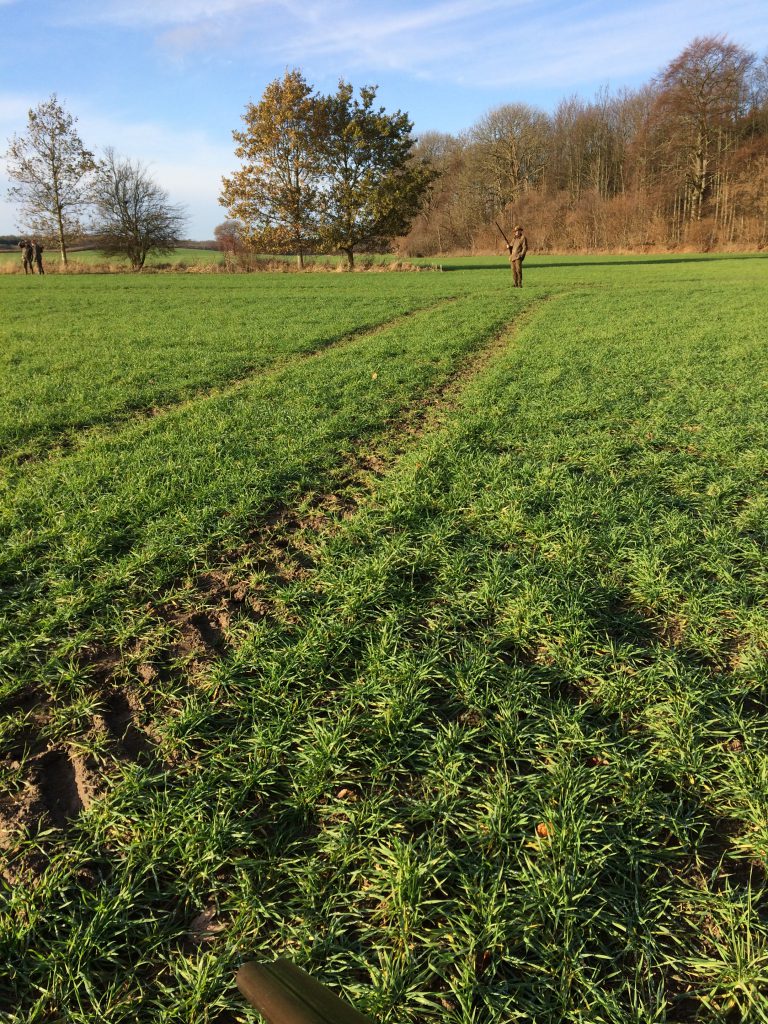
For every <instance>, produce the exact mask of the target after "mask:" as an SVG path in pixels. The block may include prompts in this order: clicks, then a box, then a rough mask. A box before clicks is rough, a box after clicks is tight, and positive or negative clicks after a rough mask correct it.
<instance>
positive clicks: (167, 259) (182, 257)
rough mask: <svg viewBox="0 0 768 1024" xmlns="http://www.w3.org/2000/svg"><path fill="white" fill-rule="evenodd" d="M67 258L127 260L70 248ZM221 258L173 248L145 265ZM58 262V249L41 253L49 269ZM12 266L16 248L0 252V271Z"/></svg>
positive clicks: (216, 253) (212, 251)
mask: <svg viewBox="0 0 768 1024" xmlns="http://www.w3.org/2000/svg"><path fill="white" fill-rule="evenodd" d="M69 259H70V261H71V263H72V264H75V265H76V264H80V263H82V264H85V266H86V267H87V266H90V265H93V264H99V263H115V264H120V263H124V264H125V265H126V268H127V267H128V261H127V260H126V259H121V258H120V257H117V256H112V257H109V258H107V257H106V256H104V254H103V253H101V252H99V251H98V250H96V249H83V250H78V249H74V250H71V251H70V253H69ZM221 259H222V254H221V253H220V252H219V251H218V250H216V249H174V250H173V252H171V253H163V254H160V255H158V254H156V253H151V254H150V255H149V256H148V257H147V266H148V267H152V266H157V265H158V264H168V263H171V264H179V263H185V264H187V265H190V264H193V263H216V262H217V261H219V260H221ZM59 262H60V257H59V251H58V249H56V248H53V247H51V248H48V249H46V251H45V253H44V255H43V265H44V266H45V267H47V268H48V269H49V270H50V269H51V265H52V264H58V263H59ZM9 266H14V267H17V269H18V270H21V255H20V254H19V252H18V250H12V251H10V252H8V251H4V252H0V271H2V269H3V267H9Z"/></svg>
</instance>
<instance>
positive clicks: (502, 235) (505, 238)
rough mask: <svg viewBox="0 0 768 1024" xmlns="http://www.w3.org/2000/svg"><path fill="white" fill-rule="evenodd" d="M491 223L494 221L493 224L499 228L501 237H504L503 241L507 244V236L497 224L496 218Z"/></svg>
mask: <svg viewBox="0 0 768 1024" xmlns="http://www.w3.org/2000/svg"><path fill="white" fill-rule="evenodd" d="M493 223H494V224H495V225H496V227H497V228H498V229H499V231H500V232H501V237H502V238H503V239H504V241H505V242H506V243H507V245H509V239H508V238H507V236H506V235H505V234H504V232H503V231H502V230H501V227H500V226H499V222H498V221H497V220H495V221H494V222H493Z"/></svg>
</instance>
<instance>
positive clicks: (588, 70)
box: [0, 0, 768, 238]
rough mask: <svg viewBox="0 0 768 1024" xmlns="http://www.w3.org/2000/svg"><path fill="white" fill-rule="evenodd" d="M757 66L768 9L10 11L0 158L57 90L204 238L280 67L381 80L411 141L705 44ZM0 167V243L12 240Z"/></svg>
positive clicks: (193, 1)
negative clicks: (725, 47)
mask: <svg viewBox="0 0 768 1024" xmlns="http://www.w3.org/2000/svg"><path fill="white" fill-rule="evenodd" d="M720 33H724V34H726V35H727V36H728V37H729V38H730V39H731V40H733V41H734V42H737V43H740V44H741V45H743V46H746V47H748V48H749V49H752V50H754V51H756V52H757V53H758V54H760V55H762V54H764V53H765V52H766V50H767V49H768V3H766V2H765V0H731V2H729V3H728V4H725V3H724V2H723V0H676V2H668V0H632V2H624V3H621V2H616V0H577V2H572V0H555V2H551V0H535V2H534V0H425V2H422V3H416V2H414V0H388V2H381V0H380V2H375V0H368V2H364V0H356V2H355V0H60V2H58V0H42V2H40V0H38V2H35V0H0V152H2V151H4V149H5V140H6V139H7V138H8V137H9V136H11V135H12V134H13V133H14V132H16V133H21V132H23V131H24V129H25V124H26V116H27V111H28V110H29V108H30V107H32V106H35V105H36V104H37V103H39V102H40V101H41V100H43V99H46V98H47V97H48V96H49V95H50V94H51V93H52V92H56V93H57V95H58V96H59V99H60V100H63V101H64V103H65V104H66V106H67V108H68V109H69V110H70V111H71V112H72V113H73V114H75V115H76V116H77V117H78V119H79V129H80V133H81V136H82V138H83V140H84V142H85V143H86V144H87V145H88V146H89V147H90V148H92V149H93V150H94V151H96V152H98V151H99V150H101V149H103V148H104V147H105V146H109V145H112V146H114V147H115V148H116V149H117V151H118V152H119V153H121V154H122V155H124V156H130V157H135V158H139V159H141V160H143V161H144V162H145V163H146V164H148V165H149V166H150V168H151V170H152V173H153V175H154V177H155V178H156V179H157V180H158V181H160V182H161V184H162V185H163V186H164V187H165V188H166V189H167V190H168V191H169V193H170V195H171V198H172V199H173V200H174V201H176V202H181V203H183V204H185V205H186V206H187V208H188V211H189V226H188V234H189V236H190V237H193V238H210V237H211V236H212V232H213V228H214V226H215V225H216V224H218V223H220V222H221V221H222V220H223V219H224V217H225V215H226V214H225V211H224V209H223V208H222V207H220V206H219V205H218V203H217V196H218V192H219V188H220V179H221V176H222V174H226V173H229V172H230V171H232V170H233V169H234V168H235V167H236V166H237V162H236V161H235V158H234V155H233V143H232V136H231V132H232V130H233V129H234V128H238V127H239V126H240V115H241V114H242V112H243V109H244V107H245V104H246V103H247V102H248V101H249V100H258V99H259V97H260V95H261V93H262V91H263V89H264V87H265V85H266V84H267V83H268V82H269V81H271V80H272V79H273V78H275V77H277V76H279V75H281V74H282V73H283V71H284V70H285V69H286V68H289V67H301V68H302V69H303V71H304V73H305V75H306V77H307V78H308V80H309V81H310V82H312V83H313V84H314V85H315V86H316V87H318V88H319V89H321V90H325V91H328V90H331V89H333V88H334V87H335V85H336V83H337V81H338V79H339V77H344V78H346V79H348V80H349V81H351V82H352V83H353V84H354V85H356V86H359V85H363V84H370V83H378V85H379V99H380V101H381V103H382V104H383V105H384V106H385V107H386V108H387V109H389V110H394V109H397V108H399V109H401V110H407V111H408V112H409V114H410V116H411V118H412V120H413V121H414V122H415V133H416V134H418V133H419V132H420V131H426V130H429V129H438V130H441V131H450V132H458V131H461V130H462V129H465V128H468V127H469V126H470V125H471V124H472V123H473V122H474V121H476V120H477V119H478V118H479V117H480V116H481V115H482V114H483V113H484V112H485V111H487V110H489V109H490V108H491V107H494V106H498V105H499V104H501V103H506V102H516V101H522V102H526V103H531V104H534V105H536V106H540V107H542V108H544V109H546V110H551V109H553V108H554V106H555V105H556V104H557V102H558V100H559V99H560V98H562V97H564V96H569V95H571V94H574V93H577V94H579V95H582V96H586V97H590V96H592V95H593V94H594V93H595V92H596V91H597V90H598V89H599V88H600V87H602V86H605V85H608V86H609V87H610V88H611V89H617V88H619V87H622V86H628V87H633V86H636V85H639V84H641V83H643V82H645V81H647V80H648V79H649V78H650V77H651V76H652V75H653V74H654V73H655V72H656V71H658V70H659V69H660V68H661V67H662V66H663V65H664V64H666V63H667V62H668V61H669V60H670V59H671V58H673V57H674V56H675V55H676V54H677V53H679V51H680V50H681V49H682V48H683V47H684V46H685V45H686V44H687V43H688V42H690V40H691V39H692V38H693V37H694V36H696V35H708V34H720ZM7 186H8V182H7V178H5V177H4V174H3V168H2V164H0V234H5V233H8V232H11V231H13V230H15V228H16V226H17V224H18V217H17V210H16V208H15V207H14V206H12V205H11V204H10V203H9V202H8V201H7V199H6V191H7Z"/></svg>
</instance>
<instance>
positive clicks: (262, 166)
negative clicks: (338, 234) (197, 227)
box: [219, 69, 321, 267]
mask: <svg viewBox="0 0 768 1024" xmlns="http://www.w3.org/2000/svg"><path fill="white" fill-rule="evenodd" d="M317 102H318V101H317V98H316V97H315V95H314V93H313V90H312V86H311V85H309V84H308V83H307V81H306V79H305V78H304V76H303V75H302V73H301V71H299V70H295V69H294V70H293V71H287V72H286V73H285V75H284V76H283V77H282V79H275V80H274V81H273V82H270V84H269V85H268V86H267V88H266V89H265V90H264V95H263V96H262V98H261V100H260V101H259V103H249V104H248V106H247V107H246V110H245V113H244V114H243V118H242V119H243V121H244V123H245V127H244V129H243V130H242V131H234V132H233V133H232V136H233V138H234V140H235V142H236V143H237V147H236V149H235V155H236V156H237V157H239V158H240V159H241V160H242V161H244V163H243V166H242V167H241V168H240V170H237V171H235V172H234V173H233V174H232V175H231V176H230V177H228V178H226V177H225V178H223V179H222V181H223V188H222V192H221V196H220V198H219V202H220V203H221V205H222V206H225V207H226V208H227V211H228V213H229V216H230V217H231V218H234V219H236V220H238V221H240V222H241V224H242V225H243V240H244V241H245V242H247V244H248V245H249V247H250V248H252V249H255V250H257V251H261V252H276V253H295V254H296V259H297V262H298V265H299V267H303V266H304V255H305V254H306V253H307V252H309V251H311V250H312V248H313V247H314V244H315V240H316V238H317V220H318V187H319V173H320V156H319V138H318V133H319V132H320V130H321V124H320V120H319V118H318V116H317Z"/></svg>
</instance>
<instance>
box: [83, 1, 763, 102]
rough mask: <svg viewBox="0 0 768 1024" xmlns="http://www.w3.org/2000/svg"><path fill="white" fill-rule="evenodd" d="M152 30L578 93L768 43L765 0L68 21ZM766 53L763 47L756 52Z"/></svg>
mask: <svg viewBox="0 0 768 1024" xmlns="http://www.w3.org/2000/svg"><path fill="white" fill-rule="evenodd" d="M86 7H87V8H88V12H87V16H88V19H89V21H93V20H98V21H102V22H108V23H113V24H115V25H119V26H123V27H125V26H131V27H134V28H139V29H145V30H148V31H150V32H152V33H154V34H156V36H157V41H158V42H159V43H160V45H162V46H164V47H165V48H167V50H168V51H170V52H171V53H172V54H173V55H174V56H175V57H177V58H181V57H183V56H184V54H188V53H195V54H196V55H197V56H198V57H199V56H200V55H201V54H202V55H204V57H205V58H206V59H207V58H210V57H211V55H212V54H225V53H227V52H231V53H232V54H234V55H236V57H240V58H245V57H247V56H249V55H250V54H253V53H258V54H259V56H260V57H261V58H262V59H263V58H264V57H265V56H267V55H269V56H270V57H272V58H273V60H274V62H279V61H281V60H282V61H285V62H286V63H297V64H302V65H306V64H308V63H310V62H311V63H312V64H313V71H314V72H315V73H317V72H320V73H329V74H330V73H335V70H336V69H337V68H338V67H339V65H340V64H341V65H342V66H343V67H350V68H364V69H365V70H366V72H367V73H368V74H371V73H373V74H375V72H376V71H377V70H382V71H384V70H399V71H401V72H405V73H407V74H409V75H410V76H412V77H416V78H423V77H427V78H431V79H434V80H442V81H446V82H454V83H458V84H461V85H465V86H471V87H482V88H487V87H500V86H502V87H503V86H508V85H509V86H512V85H514V86H520V85H524V84H525V83H526V82H536V83H537V84H541V83H548V84H549V85H551V86H552V87H555V88H558V87H560V88H566V89H568V88H578V87H579V85H580V83H583V82H587V81H594V79H595V78H596V77H597V78H600V77H602V79H603V80H605V79H606V78H613V77H616V78H621V77H626V76H627V75H630V74H642V73H646V74H647V73H649V69H650V72H651V73H652V71H653V70H656V68H657V67H658V66H660V65H661V64H663V63H665V62H666V61H667V60H669V59H670V58H671V57H672V56H674V55H675V53H676V52H677V51H679V50H680V49H681V48H682V47H683V46H684V45H685V44H686V43H687V42H689V41H690V39H691V37H692V36H693V35H695V34H700V35H703V34H708V33H720V32H725V33H726V34H728V35H730V36H731V37H732V38H734V39H735V40H736V41H737V42H743V43H745V44H746V45H752V46H754V45H755V41H756V40H759V39H760V38H761V37H762V38H763V39H764V40H765V39H768V8H766V6H765V4H764V3H762V2H757V0H732V2H731V3H730V4H729V5H728V8H727V11H726V9H725V8H724V7H723V4H722V0H637V2H632V3H624V4H617V5H615V4H611V3H609V2H607V0H562V2H549V3H545V4H541V3H540V2H534V0H433V2H431V3H427V4H424V3H417V2H415V0H389V3H388V4H386V5H377V4H362V3H360V2H359V0H304V2H302V0H161V2H158V0H105V2H103V3H101V4H99V5H98V9H97V10H93V9H92V8H93V7H95V5H92V4H84V0H80V5H79V6H78V4H77V3H75V6H74V7H70V8H68V11H69V14H68V15H67V17H74V18H80V19H83V18H84V17H85V8H86ZM758 45H759V44H758Z"/></svg>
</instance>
